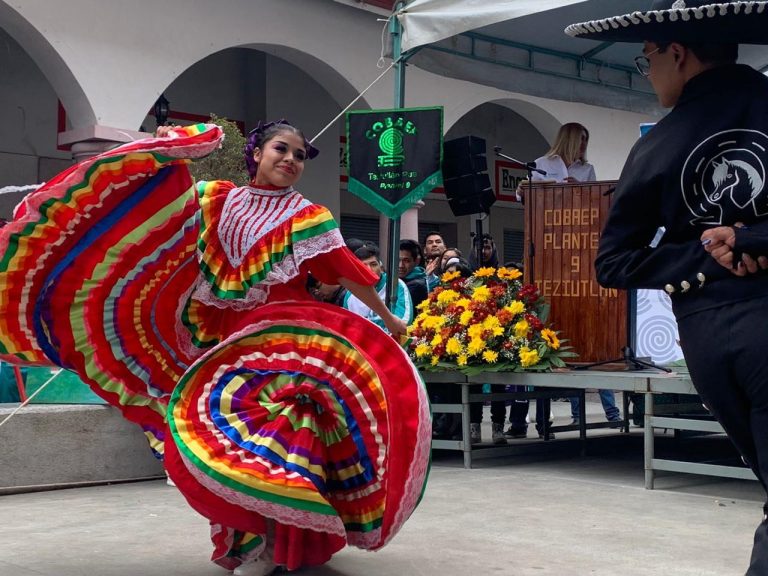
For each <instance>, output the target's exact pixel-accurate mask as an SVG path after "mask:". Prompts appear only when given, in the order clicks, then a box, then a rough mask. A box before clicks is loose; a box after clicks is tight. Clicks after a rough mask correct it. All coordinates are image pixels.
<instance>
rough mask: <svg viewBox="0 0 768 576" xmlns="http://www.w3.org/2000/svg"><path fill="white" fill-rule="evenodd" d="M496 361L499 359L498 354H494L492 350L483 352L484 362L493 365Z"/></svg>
mask: <svg viewBox="0 0 768 576" xmlns="http://www.w3.org/2000/svg"><path fill="white" fill-rule="evenodd" d="M498 359H499V353H498V352H494V351H493V350H486V351H485V352H483V360H485V361H486V362H488V363H489V364H493V363H494V362H496V360H498Z"/></svg>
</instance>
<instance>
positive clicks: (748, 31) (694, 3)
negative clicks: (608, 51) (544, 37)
mask: <svg viewBox="0 0 768 576" xmlns="http://www.w3.org/2000/svg"><path fill="white" fill-rule="evenodd" d="M565 33H566V34H568V35H569V36H574V37H576V38H587V39H589V40H600V41H604V42H643V41H644V40H649V41H653V42H718V43H719V42H722V43H737V44H768V2H756V1H751V0H750V1H745V0H742V1H736V2H718V3H714V2H712V0H654V2H653V3H652V4H651V8H650V10H648V11H647V12H631V13H629V14H623V15H621V16H612V17H610V18H603V19H602V20H591V21H589V22H579V23H578V24H571V25H570V26H568V27H567V28H566V29H565Z"/></svg>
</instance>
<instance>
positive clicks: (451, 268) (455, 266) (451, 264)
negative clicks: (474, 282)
mask: <svg viewBox="0 0 768 576" xmlns="http://www.w3.org/2000/svg"><path fill="white" fill-rule="evenodd" d="M446 252H447V250H446ZM446 272H458V273H459V274H461V277H462V278H468V277H469V276H472V268H470V266H469V262H467V261H466V260H464V258H462V257H461V256H452V257H450V258H448V260H446V261H445V264H444V271H443V274H445V273H446Z"/></svg>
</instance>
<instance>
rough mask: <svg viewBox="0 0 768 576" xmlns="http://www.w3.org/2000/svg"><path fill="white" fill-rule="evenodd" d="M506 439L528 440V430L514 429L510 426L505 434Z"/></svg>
mask: <svg viewBox="0 0 768 576" xmlns="http://www.w3.org/2000/svg"><path fill="white" fill-rule="evenodd" d="M504 437H505V438H527V437H528V428H512V426H510V427H509V428H507V431H506V432H504Z"/></svg>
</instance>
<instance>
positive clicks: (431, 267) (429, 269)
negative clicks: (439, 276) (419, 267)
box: [424, 256, 440, 276]
mask: <svg viewBox="0 0 768 576" xmlns="http://www.w3.org/2000/svg"><path fill="white" fill-rule="evenodd" d="M439 264H440V256H437V257H435V258H432V260H430V261H429V262H427V265H426V267H425V268H424V272H425V273H426V275H427V276H429V275H430V274H436V273H437V267H438V265H439Z"/></svg>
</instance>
